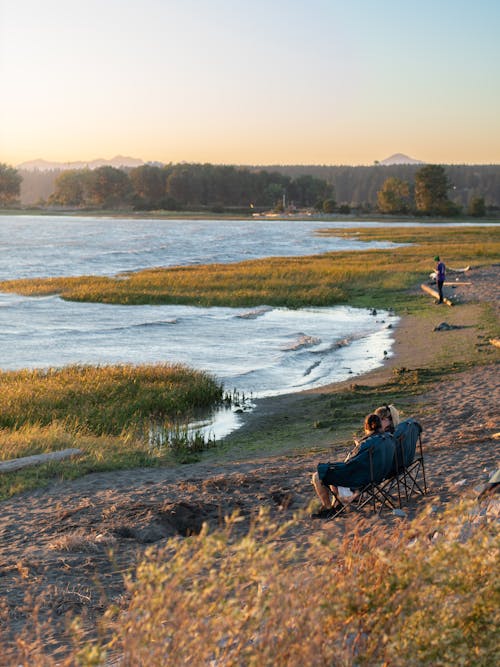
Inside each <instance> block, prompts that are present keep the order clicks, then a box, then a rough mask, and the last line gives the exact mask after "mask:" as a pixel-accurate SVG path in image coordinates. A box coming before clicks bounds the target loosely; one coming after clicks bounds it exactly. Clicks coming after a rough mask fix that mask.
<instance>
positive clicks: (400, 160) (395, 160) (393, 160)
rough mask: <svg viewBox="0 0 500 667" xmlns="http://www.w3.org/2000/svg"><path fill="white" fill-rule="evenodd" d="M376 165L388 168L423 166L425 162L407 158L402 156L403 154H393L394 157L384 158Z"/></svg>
mask: <svg viewBox="0 0 500 667" xmlns="http://www.w3.org/2000/svg"><path fill="white" fill-rule="evenodd" d="M378 164H381V165H383V166H385V167H388V166H390V165H393V164H425V162H422V161H421V160H415V159H414V158H412V157H408V155H403V153H394V155H391V156H390V157H386V158H385V160H380V162H379V163H378Z"/></svg>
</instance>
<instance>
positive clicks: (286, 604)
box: [12, 503, 500, 667]
mask: <svg viewBox="0 0 500 667" xmlns="http://www.w3.org/2000/svg"><path fill="white" fill-rule="evenodd" d="M476 512H477V510H476V508H475V507H474V506H473V505H472V504H471V503H466V504H462V505H459V506H456V507H453V508H451V509H449V510H447V511H445V512H444V513H443V514H440V515H438V514H436V513H434V512H433V511H432V509H431V508H428V510H427V511H426V512H423V513H422V515H421V516H420V517H419V518H417V519H416V520H414V521H413V522H409V523H403V524H400V525H394V524H393V525H392V526H386V527H385V528H383V527H382V523H381V521H380V520H379V519H377V520H370V521H368V522H361V521H360V519H359V517H356V518H355V519H354V520H352V521H350V522H348V524H347V526H346V530H345V532H344V536H343V537H337V538H335V537H332V536H331V534H330V532H329V531H328V530H320V531H314V532H312V533H311V534H310V535H308V536H307V537H305V538H302V539H300V540H299V539H297V538H296V537H295V536H296V535H297V532H296V531H297V530H298V522H300V521H301V519H300V518H296V519H294V520H293V521H292V522H289V523H286V524H281V525H277V524H272V523H270V522H269V517H268V516H267V514H266V512H264V511H261V513H260V515H259V517H258V518H257V519H256V520H255V522H254V525H253V526H252V528H251V530H250V531H249V532H248V533H245V534H243V535H241V534H240V533H239V531H238V517H237V516H233V517H231V518H229V519H228V520H227V526H226V529H225V530H221V531H218V532H215V533H209V532H208V531H206V530H205V531H203V532H202V533H201V534H200V535H199V536H197V537H191V538H187V539H184V540H172V541H171V542H170V543H169V544H168V545H167V546H166V547H164V548H161V549H154V548H152V549H150V550H149V551H148V552H147V554H146V556H145V558H144V559H143V560H142V562H141V563H140V564H139V565H138V567H137V570H136V572H135V573H134V575H131V576H129V577H127V578H126V589H127V592H126V596H125V598H124V600H123V604H122V605H112V606H110V607H109V608H108V609H107V610H106V612H105V613H104V615H103V617H102V620H101V624H100V630H99V636H100V639H96V640H95V641H91V642H85V639H84V636H83V634H81V633H80V634H79V629H80V630H81V624H80V625H79V624H78V622H74V623H73V625H72V629H71V631H70V632H69V639H68V638H67V640H66V641H68V642H70V643H69V644H67V646H68V647H69V648H68V650H69V652H70V654H69V657H67V661H63V660H60V661H59V662H57V664H59V665H74V664H75V665H76V664H79V665H103V666H104V665H120V667H139V666H141V667H146V666H147V667H164V666H167V665H172V666H174V665H175V666H180V665H197V666H199V667H202V666H207V667H213V666H214V665H217V667H236V666H238V667H240V666H245V667H247V666H248V667H257V666H258V667H261V666H263V667H267V666H269V667H271V666H272V667H281V666H282V667H302V666H303V665H308V666H310V667H316V666H318V667H320V666H321V667H323V666H324V665H331V666H334V667H352V666H353V665H359V666H369V667H374V666H375V665H387V666H388V665H391V666H392V667H407V666H408V665H411V666H412V667H413V666H415V667H417V666H429V665H432V666H433V667H441V666H442V667H444V666H446V667H448V666H449V665H463V666H470V667H472V666H474V667H490V666H491V665H493V664H497V663H498V658H499V657H500V655H499V648H498V641H497V639H498V637H497V630H498V623H499V621H500V611H499V610H500V605H499V602H500V596H499V592H500V591H499V586H498V576H497V574H498V572H497V569H498V556H499V547H500V543H499V539H498V538H499V533H498V520H495V519H493V518H489V519H488V518H486V517H482V518H481V517H479V516H478V515H477V513H476ZM299 534H303V531H302V532H301V533H299ZM334 534H335V533H334ZM337 534H338V533H337ZM71 640H72V641H73V642H74V644H73V645H71ZM27 646H29V647H30V650H31V653H30V659H31V660H32V662H30V663H29V664H30V665H33V667H37V666H38V665H42V664H43V665H54V664H56V662H55V661H54V660H53V658H51V657H50V651H47V648H48V647H47V645H45V646H44V645H43V644H41V643H40V642H39V641H38V642H37V641H36V639H35V638H32V641H31V642H29V640H26V645H22V646H21V647H19V646H18V647H17V649H14V648H13V649H12V654H13V656H15V659H16V660H18V661H19V662H17V663H12V664H28V663H25V662H22V661H23V660H25V659H26V657H27V655H28V651H27V648H26V647H27ZM47 653H49V656H48V657H47ZM44 655H45V657H44Z"/></svg>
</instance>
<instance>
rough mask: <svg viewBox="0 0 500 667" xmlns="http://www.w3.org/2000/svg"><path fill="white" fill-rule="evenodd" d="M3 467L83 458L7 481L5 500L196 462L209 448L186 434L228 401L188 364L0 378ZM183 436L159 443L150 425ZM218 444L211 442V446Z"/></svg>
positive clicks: (2, 483)
mask: <svg viewBox="0 0 500 667" xmlns="http://www.w3.org/2000/svg"><path fill="white" fill-rule="evenodd" d="M0 388H1V391H0V460H8V459H12V458H19V457H23V456H31V455H33V454H43V453H45V452H51V451H57V450H60V449H66V448H68V447H75V448H79V449H81V450H82V451H83V454H82V455H81V456H79V457H77V458H76V459H74V460H73V459H72V460H65V461H60V462H52V463H49V464H45V465H41V466H37V467H36V468H27V469H24V470H19V471H17V472H11V473H2V474H1V475H0V498H5V497H9V496H11V495H13V494H14V493H18V492H20V491H26V490H27V489H32V488H36V487H39V486H44V485H45V484H47V483H48V482H49V481H50V480H52V479H53V478H54V477H58V478H60V479H72V478H75V477H79V476H83V475H85V474H87V473H89V472H95V471H103V470H114V469H123V468H134V467H139V466H153V465H158V464H160V463H163V464H165V463H169V462H170V463H173V462H175V461H178V460H181V461H182V460H192V458H193V455H194V456H198V455H199V452H200V451H201V450H202V449H203V446H202V444H201V442H200V441H199V438H197V437H196V434H194V436H193V438H191V439H189V438H187V437H186V435H185V428H183V427H182V424H187V423H188V421H189V420H190V419H192V418H193V416H194V415H195V414H196V413H197V412H199V411H200V410H209V409H210V408H212V407H214V406H215V405H217V404H218V403H220V402H221V401H222V399H223V391H222V386H221V385H220V384H219V383H217V382H216V381H215V380H214V378H212V377H211V376H210V375H208V374H206V373H203V372H200V371H195V370H192V369H189V368H187V367H185V366H182V365H168V364H157V365H140V366H132V365H123V366H102V367H95V366H66V367H63V368H59V369H57V368H50V369H48V370H40V369H38V370H21V371H6V372H2V373H0ZM152 425H153V426H155V427H162V429H163V432H164V433H167V434H168V433H169V432H170V431H171V432H172V433H173V432H176V436H175V437H171V438H170V441H169V442H166V443H164V445H165V446H163V447H158V446H157V444H158V443H152V442H151V441H150V440H151V439H150V436H149V432H150V428H151V426H152ZM211 444H212V443H207V446H209V445H211Z"/></svg>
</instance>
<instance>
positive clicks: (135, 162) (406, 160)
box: [17, 153, 425, 171]
mask: <svg viewBox="0 0 500 667" xmlns="http://www.w3.org/2000/svg"><path fill="white" fill-rule="evenodd" d="M143 164H146V163H145V162H144V160H141V159H140V158H134V157H127V156H125V155H115V157H113V158H111V159H110V160H106V159H103V158H97V159H95V160H90V161H89V162H84V161H77V162H49V161H48V160H43V159H41V158H40V159H37V160H29V161H27V162H22V163H21V164H18V165H17V169H23V170H24V171H51V170H52V169H60V170H64V169H98V168H99V167H107V166H110V167H116V168H119V167H130V168H133V167H140V166H141V165H143ZM148 164H154V165H157V166H162V164H163V163H162V162H153V163H151V162H148ZM376 164H380V165H383V166H390V165H394V164H425V163H424V162H422V161H421V160H415V159H414V158H412V157H409V156H408V155H404V154H403V153H394V155H391V156H390V157H387V158H385V160H380V161H377V162H376Z"/></svg>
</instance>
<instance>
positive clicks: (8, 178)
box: [0, 163, 22, 206]
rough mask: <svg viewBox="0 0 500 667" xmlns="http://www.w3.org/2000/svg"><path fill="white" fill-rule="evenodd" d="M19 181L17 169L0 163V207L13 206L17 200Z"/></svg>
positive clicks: (19, 188) (19, 187)
mask: <svg viewBox="0 0 500 667" xmlns="http://www.w3.org/2000/svg"><path fill="white" fill-rule="evenodd" d="M21 181H22V178H21V176H20V175H19V173H18V171H17V169H14V167H10V166H9V165H7V164H3V163H0V205H2V206H5V205H6V204H13V203H14V202H15V201H16V200H18V199H19V193H20V191H21Z"/></svg>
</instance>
